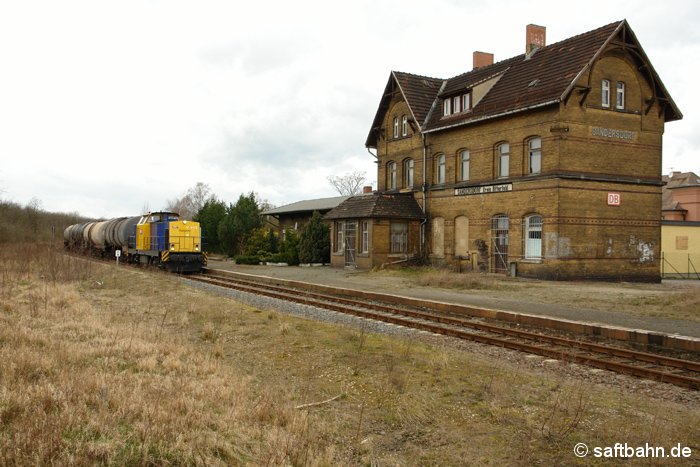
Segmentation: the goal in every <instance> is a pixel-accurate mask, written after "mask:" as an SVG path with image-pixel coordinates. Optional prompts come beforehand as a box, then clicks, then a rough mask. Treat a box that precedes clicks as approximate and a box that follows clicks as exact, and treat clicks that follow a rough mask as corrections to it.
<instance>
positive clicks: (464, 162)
mask: <svg viewBox="0 0 700 467" xmlns="http://www.w3.org/2000/svg"><path fill="white" fill-rule="evenodd" d="M470 159H471V155H470V153H469V149H463V150H462V151H461V152H460V153H459V161H460V167H459V175H460V180H462V181H467V180H469V170H470V167H469V164H470Z"/></svg>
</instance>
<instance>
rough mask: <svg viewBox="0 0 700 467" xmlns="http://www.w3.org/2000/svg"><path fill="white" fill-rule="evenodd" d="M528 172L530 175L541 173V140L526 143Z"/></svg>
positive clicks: (531, 140) (535, 139)
mask: <svg viewBox="0 0 700 467" xmlns="http://www.w3.org/2000/svg"><path fill="white" fill-rule="evenodd" d="M527 160H528V163H527V165H528V171H529V173H531V174H538V173H540V172H542V138H540V137H539V136H538V137H536V138H531V139H530V140H529V141H528V142H527Z"/></svg>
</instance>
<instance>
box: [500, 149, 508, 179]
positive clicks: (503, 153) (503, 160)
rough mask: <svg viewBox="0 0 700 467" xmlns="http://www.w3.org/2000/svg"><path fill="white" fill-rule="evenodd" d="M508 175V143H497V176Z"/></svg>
mask: <svg viewBox="0 0 700 467" xmlns="http://www.w3.org/2000/svg"><path fill="white" fill-rule="evenodd" d="M509 175H510V144H508V143H501V144H499V145H498V176H499V177H508V176H509Z"/></svg>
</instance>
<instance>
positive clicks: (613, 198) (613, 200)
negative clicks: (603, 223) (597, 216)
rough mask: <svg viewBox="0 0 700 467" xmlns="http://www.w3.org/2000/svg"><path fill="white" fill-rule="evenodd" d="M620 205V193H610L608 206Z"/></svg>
mask: <svg viewBox="0 0 700 467" xmlns="http://www.w3.org/2000/svg"><path fill="white" fill-rule="evenodd" d="M619 205H620V193H608V206H619Z"/></svg>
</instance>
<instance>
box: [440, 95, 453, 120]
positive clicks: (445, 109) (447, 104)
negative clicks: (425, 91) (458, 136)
mask: <svg viewBox="0 0 700 467" xmlns="http://www.w3.org/2000/svg"><path fill="white" fill-rule="evenodd" d="M450 114H452V98H447V99H444V100H443V101H442V115H443V116H445V117H446V116H448V115H450Z"/></svg>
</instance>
